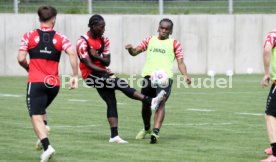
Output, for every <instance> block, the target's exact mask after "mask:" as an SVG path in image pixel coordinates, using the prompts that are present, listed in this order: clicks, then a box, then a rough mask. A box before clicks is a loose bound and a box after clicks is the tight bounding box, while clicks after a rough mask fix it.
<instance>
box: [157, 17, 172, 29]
mask: <svg viewBox="0 0 276 162" xmlns="http://www.w3.org/2000/svg"><path fill="white" fill-rule="evenodd" d="M162 22H168V23H170V24H171V29H173V22H172V20H171V19H168V18H164V19H162V20H160V22H159V25H161V23H162Z"/></svg>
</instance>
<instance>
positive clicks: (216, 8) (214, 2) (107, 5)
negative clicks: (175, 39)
mask: <svg viewBox="0 0 276 162" xmlns="http://www.w3.org/2000/svg"><path fill="white" fill-rule="evenodd" d="M275 2H276V0H233V6H234V13H236V14H252V13H267V14H273V13H274V14H275V13H276V7H275ZM45 4H48V5H53V6H55V7H56V8H57V9H58V11H59V12H60V13H69V14H87V13H88V9H87V8H88V7H87V5H88V4H87V0H82V1H78V0H67V1H56V0H40V1H38V0H20V3H19V13H34V12H36V10H37V8H38V6H41V5H45ZM92 6H93V7H92V8H93V13H100V14H159V10H158V8H159V4H158V0H155V1H141V0H140V1H136V0H133V1H124V0H117V1H111V0H110V1H102V0H93V4H92ZM0 12H13V0H6V1H4V0H0ZM202 13H203V14H204V13H206V14H227V13H228V0H209V1H205V0H201V1H197V0H190V1H188V2H187V1H166V0H164V14H202Z"/></svg>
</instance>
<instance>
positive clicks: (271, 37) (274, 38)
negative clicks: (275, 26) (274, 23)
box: [264, 30, 276, 48]
mask: <svg viewBox="0 0 276 162" xmlns="http://www.w3.org/2000/svg"><path fill="white" fill-rule="evenodd" d="M267 43H269V44H270V45H272V47H273V48H274V47H275V46H276V30H273V31H271V32H269V33H268V34H267V35H266V38H265V43H264V45H266V44H267Z"/></svg>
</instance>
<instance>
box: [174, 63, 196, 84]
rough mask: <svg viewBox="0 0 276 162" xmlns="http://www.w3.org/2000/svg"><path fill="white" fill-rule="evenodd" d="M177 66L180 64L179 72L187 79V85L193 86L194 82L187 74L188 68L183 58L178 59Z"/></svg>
mask: <svg viewBox="0 0 276 162" xmlns="http://www.w3.org/2000/svg"><path fill="white" fill-rule="evenodd" d="M177 64H178V69H179V71H180V72H181V74H182V75H183V76H184V77H185V79H186V83H187V84H191V83H192V80H191V77H190V76H189V75H188V74H187V68H186V65H185V63H184V61H183V59H182V58H181V59H177Z"/></svg>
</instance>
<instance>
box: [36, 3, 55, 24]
mask: <svg viewBox="0 0 276 162" xmlns="http://www.w3.org/2000/svg"><path fill="white" fill-rule="evenodd" d="M37 14H38V16H39V19H40V21H42V22H46V21H48V20H50V19H51V18H52V17H55V16H57V10H56V9H55V8H54V7H52V6H41V7H39V8H38V10H37Z"/></svg>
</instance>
